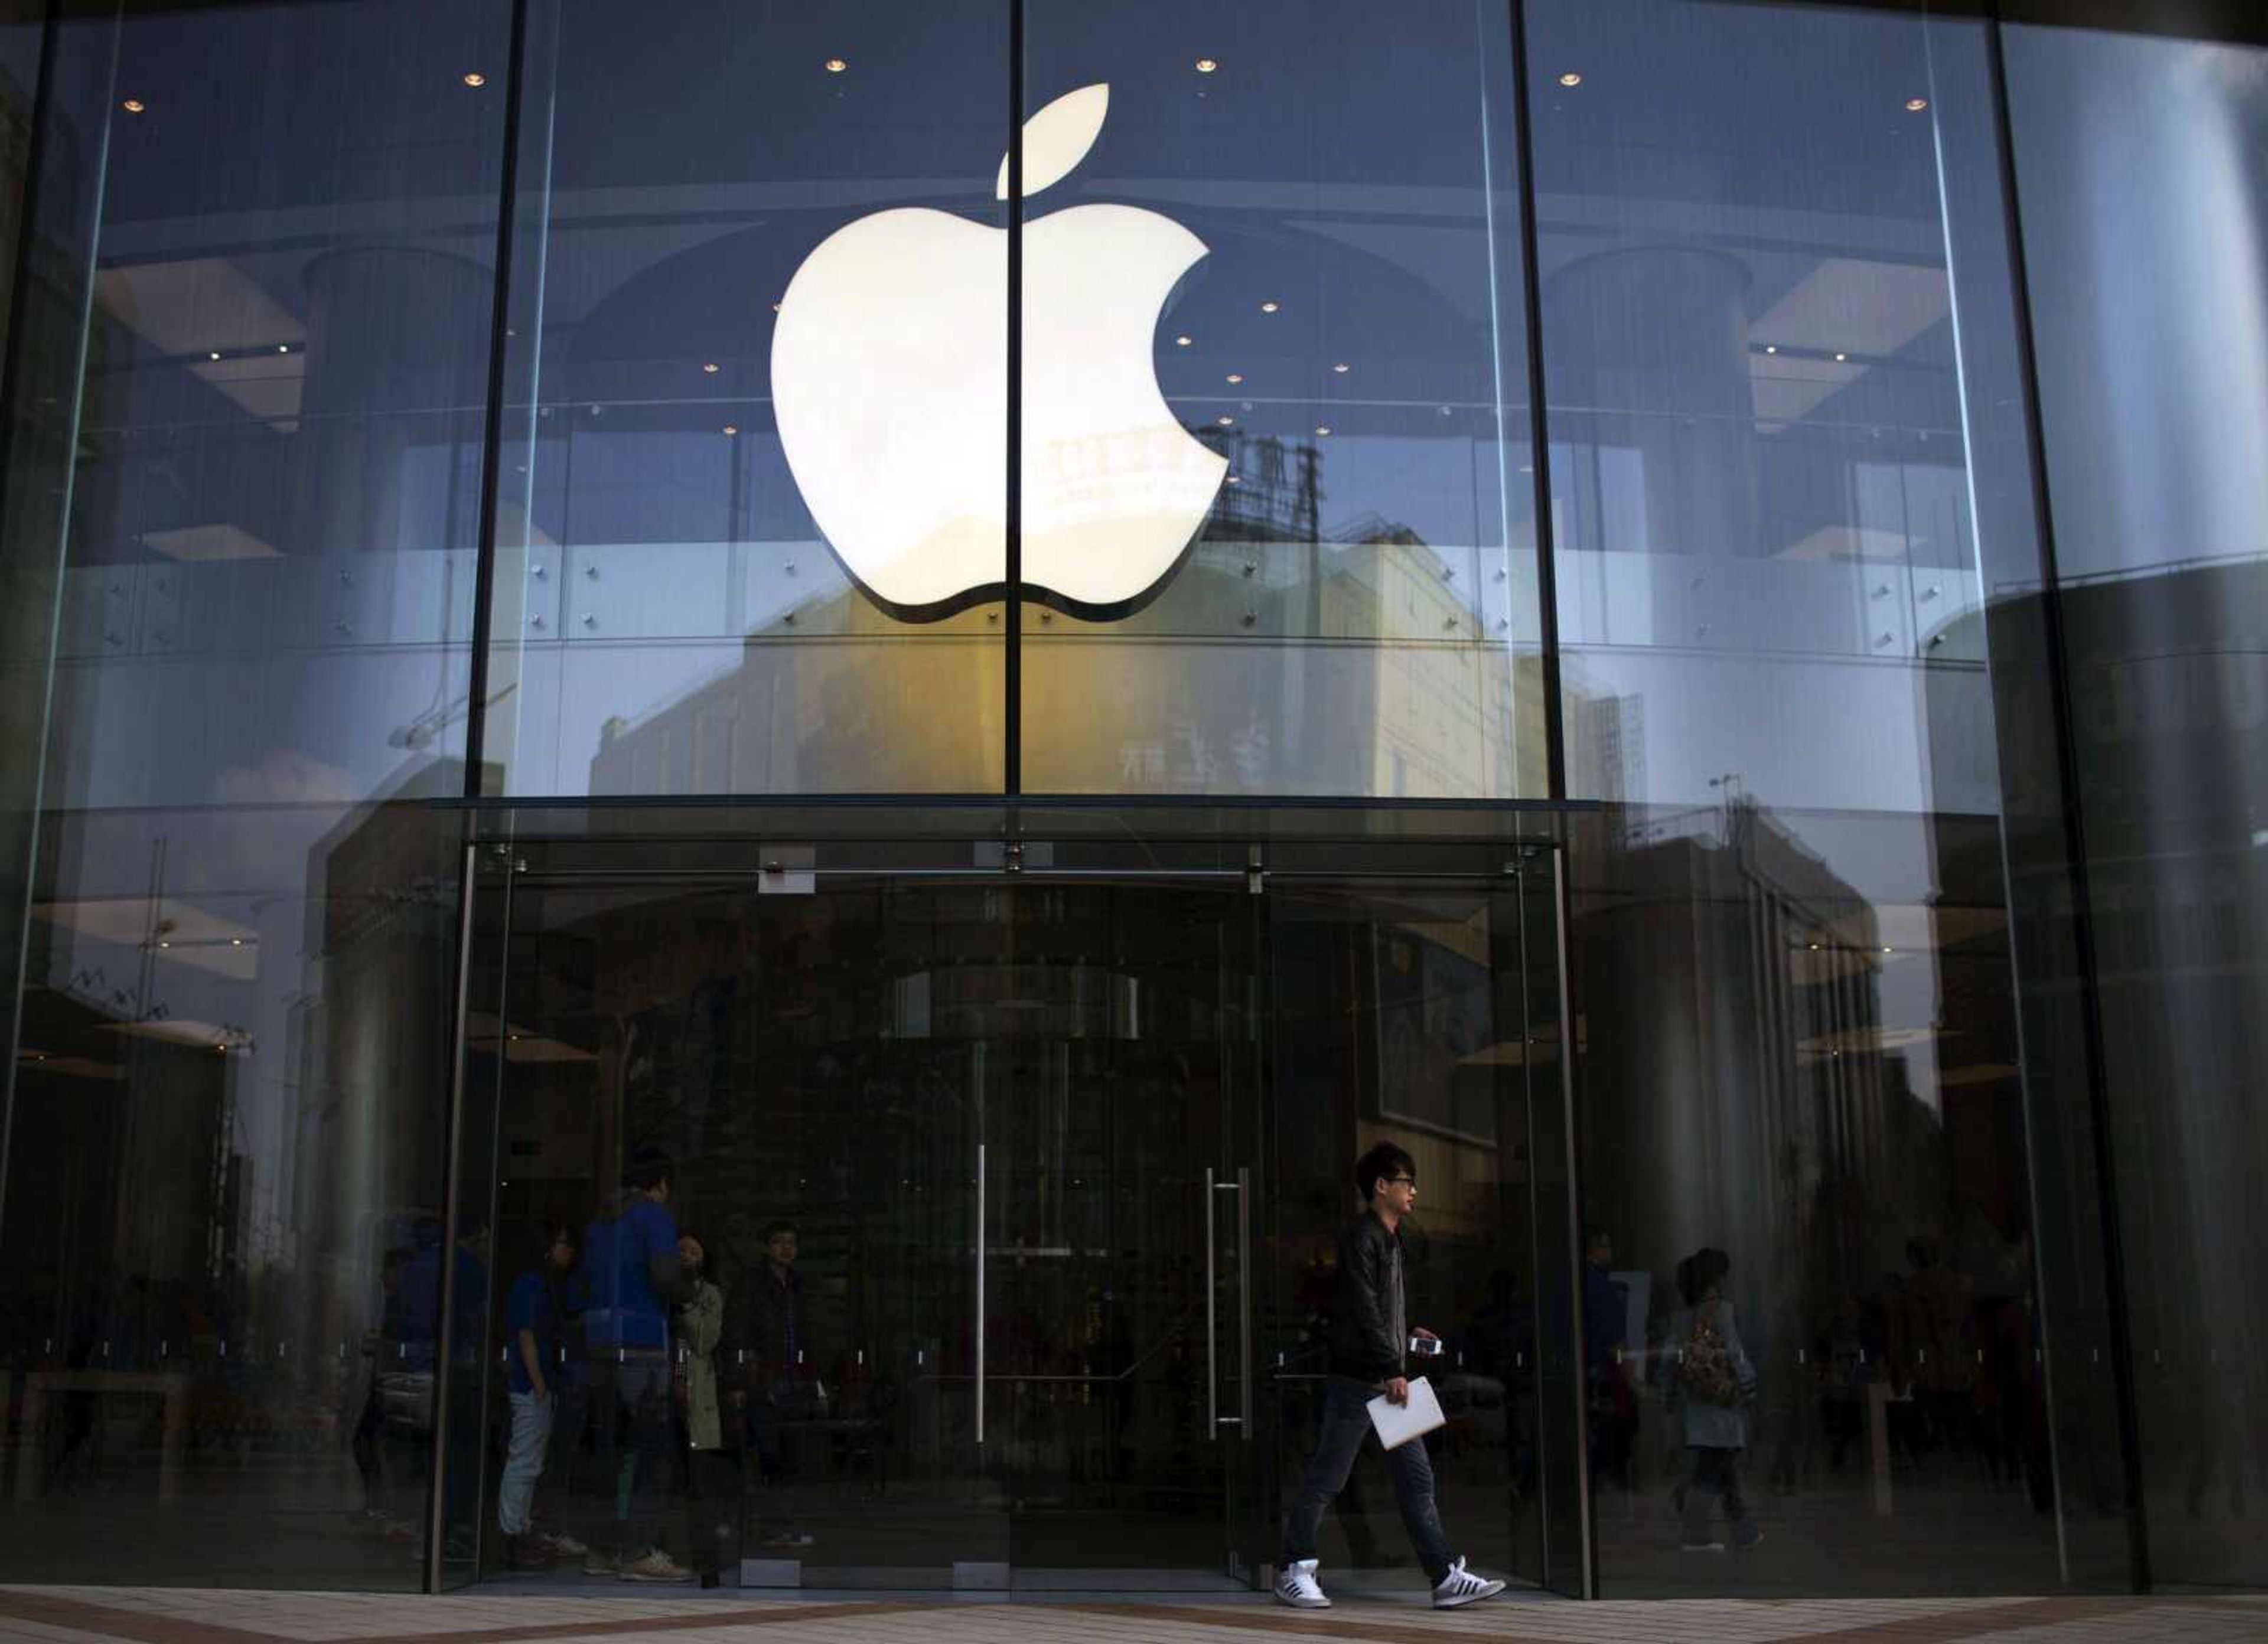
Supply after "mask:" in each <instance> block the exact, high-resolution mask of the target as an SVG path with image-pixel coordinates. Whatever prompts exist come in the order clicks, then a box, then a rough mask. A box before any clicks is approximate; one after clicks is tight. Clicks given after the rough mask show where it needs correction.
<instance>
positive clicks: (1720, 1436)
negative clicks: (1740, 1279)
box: [1670, 1249, 1764, 1552]
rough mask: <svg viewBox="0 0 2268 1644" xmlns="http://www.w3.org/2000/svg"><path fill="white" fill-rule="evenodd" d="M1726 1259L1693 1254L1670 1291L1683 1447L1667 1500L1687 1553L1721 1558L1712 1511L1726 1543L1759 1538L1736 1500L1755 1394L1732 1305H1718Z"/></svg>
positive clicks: (1674, 1395)
mask: <svg viewBox="0 0 2268 1644" xmlns="http://www.w3.org/2000/svg"><path fill="white" fill-rule="evenodd" d="M1732 1271H1733V1263H1732V1259H1731V1258H1730V1257H1728V1256H1727V1255H1726V1254H1725V1252H1724V1251H1720V1250H1711V1249H1702V1250H1697V1251H1694V1252H1693V1253H1692V1254H1691V1255H1690V1256H1688V1257H1687V1258H1686V1259H1684V1260H1683V1261H1681V1262H1679V1263H1678V1264H1677V1290H1678V1294H1679V1295H1682V1296H1683V1298H1684V1300H1685V1306H1686V1311H1685V1312H1684V1313H1683V1315H1682V1316H1681V1317H1679V1318H1678V1320H1676V1321H1675V1324H1674V1325H1673V1330H1672V1338H1671V1339H1672V1340H1673V1341H1674V1342H1675V1343H1676V1352H1675V1355H1674V1357H1673V1359H1672V1362H1671V1366H1670V1398H1671V1401H1672V1408H1671V1420H1672V1422H1673V1424H1674V1427H1673V1430H1675V1431H1677V1432H1679V1433H1680V1434H1682V1435H1683V1438H1684V1441H1685V1455H1686V1470H1685V1479H1684V1481H1683V1483H1681V1484H1680V1485H1679V1486H1677V1489H1676V1491H1675V1495H1674V1500H1675V1501H1676V1503H1677V1507H1678V1511H1679V1514H1680V1516H1681V1517H1682V1518H1683V1541H1682V1542H1681V1544H1680V1545H1682V1546H1683V1549H1684V1550H1685V1551H1686V1552H1723V1551H1724V1550H1725V1544H1724V1543H1723V1542H1721V1541H1719V1540H1717V1539H1716V1538H1715V1537H1714V1536H1713V1535H1712V1533H1711V1530H1710V1523H1709V1517H1710V1508H1711V1507H1712V1505H1715V1504H1719V1503H1721V1504H1722V1506H1723V1508H1724V1511H1725V1520H1726V1523H1728V1524H1730V1525H1731V1526H1732V1530H1733V1545H1734V1546H1736V1547H1753V1546H1755V1545H1756V1543H1758V1542H1760V1541H1762V1540H1763V1539H1764V1531H1763V1530H1761V1529H1759V1528H1758V1527H1757V1524H1756V1520H1755V1519H1754V1518H1752V1517H1750V1516H1749V1508H1748V1503H1747V1502H1746V1501H1743V1500H1742V1496H1741V1481H1740V1461H1741V1452H1742V1450H1746V1449H1747V1448H1748V1443H1749V1422H1748V1412H1747V1410H1746V1408H1745V1406H1746V1405H1748V1404H1749V1403H1750V1402H1751V1401H1752V1400H1753V1398H1754V1397H1755V1393H1756V1367H1755V1366H1754V1365H1752V1364H1750V1363H1749V1355H1748V1354H1747V1353H1746V1352H1745V1351H1743V1350H1742V1347H1741V1332H1740V1330H1739V1328H1738V1327H1737V1326H1736V1325H1734V1322H1733V1304H1732V1303H1730V1302H1728V1301H1727V1300H1726V1299H1725V1281H1726V1280H1727V1278H1728V1277H1730V1275H1731V1273H1732Z"/></svg>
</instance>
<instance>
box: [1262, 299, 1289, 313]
mask: <svg viewBox="0 0 2268 1644" xmlns="http://www.w3.org/2000/svg"><path fill="white" fill-rule="evenodd" d="M1283 306H1284V305H1283V304H1281V303H1279V302H1278V301H1277V300H1276V299H1275V298H1274V297H1270V298H1269V299H1268V300H1267V301H1266V302H1264V303H1263V304H1261V305H1260V312H1262V313H1263V314H1272V313H1274V312H1276V311H1277V310H1278V309H1279V308H1281V307H1283Z"/></svg>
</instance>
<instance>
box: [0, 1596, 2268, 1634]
mask: <svg viewBox="0 0 2268 1644" xmlns="http://www.w3.org/2000/svg"><path fill="white" fill-rule="evenodd" d="M1413 1638H1415V1639H1422V1640H1434V1641H1436V1644H1621V1641H1622V1640H1632V1641H1633V1644H1828V1641H1830V1640H1831V1644H1968V1641H1969V1640H1977V1641H1978V1644H2046V1641H2047V1640H2068V1641H2069V1644H2157V1641H2159V1640H2164V1641H2165V1644H2260V1641H2261V1640H2268V1596H2191V1597H2156V1598H2112V1597H2065V1598H1896V1599H1793V1600H1766V1601H1759V1600H1741V1599H1677V1600H1668V1601H1660V1600H1657V1601H1649V1602H1639V1601H1628V1602H1624V1603H1606V1604H1572V1603H1568V1602H1565V1601H1563V1600H1558V1599H1553V1598H1547V1597H1539V1596H1534V1595H1508V1596H1506V1598H1504V1599H1499V1600H1498V1601H1496V1602H1494V1603H1491V1604H1480V1605H1476V1606H1473V1607H1471V1608H1469V1609H1466V1610H1461V1611H1448V1612H1446V1613H1441V1612H1436V1611H1432V1610H1430V1609H1426V1608H1424V1607H1423V1606H1422V1601H1421V1600H1420V1599H1419V1598H1418V1596H1415V1595H1412V1596H1410V1597H1409V1598H1407V1599H1401V1600H1395V1599H1354V1600H1351V1601H1343V1602H1341V1603H1340V1604H1338V1605H1337V1607H1336V1608H1334V1609H1332V1610H1329V1611H1322V1612H1317V1613H1310V1614H1299V1613H1295V1612H1293V1611H1289V1610H1285V1609H1283V1608H1281V1607H1279V1606H1277V1605H1275V1604H1271V1603H1270V1602H1269V1601H1268V1600H1267V1599H1266V1598H1265V1597H1264V1596H1259V1595H1254V1596H1250V1597H1247V1596H1243V1595H1238V1596H1235V1597H1233V1598H1222V1597H1213V1596H1208V1597H1203V1598H1175V1599H1153V1598H1145V1599H1126V1600H1102V1599H1089V1600H1072V1599H1067V1598H1065V1597H1063V1596H1047V1597H1044V1598H1034V1599H1029V1600H1027V1599H1025V1598H1021V1597H1017V1598H1013V1599H1004V1598H1002V1597H999V1596H990V1597H986V1598H981V1599H979V1598H968V1597H961V1598H955V1597H953V1596H930V1597H912V1596H893V1597H890V1598H887V1599H873V1598H866V1597H855V1596H854V1597H828V1596H800V1597H796V1598H763V1599H752V1598H749V1597H747V1596H745V1595H743V1594H740V1593H727V1594H711V1595H703V1596H693V1595H689V1594H682V1593H681V1594H676V1595H672V1596H655V1595H652V1594H632V1595H624V1596H617V1595H615V1594H614V1593H612V1592H608V1593H606V1594H604V1595H600V1594H595V1593H594V1594H578V1595H558V1596H537V1595H497V1594H493V1593H484V1594H480V1595H476V1596H461V1597H457V1596H445V1597H422V1596H412V1595H407V1594H377V1593H290V1592H254V1591H245V1590H239V1589H181V1588H174V1589H165V1588H113V1587H0V1640H5V1641H6V1644H19V1641H22V1640H39V1641H40V1644H102V1641H104V1640H128V1641H129V1644H279V1640H300V1641H308V1640H326V1641H335V1644H428V1641H430V1640H447V1641H449V1644H519V1641H520V1640H545V1641H546V1644H572V1641H574V1640H588V1644H645V1641H647V1640H652V1644H728V1641H737V1644H750V1641H757V1644H800V1641H802V1640H809V1641H810V1644H855V1641H861V1640H878V1641H880V1644H1068V1641H1070V1640H1095V1641H1096V1644H1152V1640H1174V1641H1175V1644H1188V1641H1189V1640H1203V1641H1204V1644H1235V1640H1240V1639H1248V1640H1269V1641H1270V1644H1301V1641H1302V1640H1313V1641H1314V1644H1369V1641H1370V1640H1377V1644H1399V1641H1400V1640H1409V1639H1413Z"/></svg>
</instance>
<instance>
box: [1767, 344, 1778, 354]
mask: <svg viewBox="0 0 2268 1644" xmlns="http://www.w3.org/2000/svg"><path fill="white" fill-rule="evenodd" d="M1764 352H1765V353H1767V354H1777V353H1778V352H1779V344H1778V343H1777V342H1767V343H1765V344H1764Z"/></svg>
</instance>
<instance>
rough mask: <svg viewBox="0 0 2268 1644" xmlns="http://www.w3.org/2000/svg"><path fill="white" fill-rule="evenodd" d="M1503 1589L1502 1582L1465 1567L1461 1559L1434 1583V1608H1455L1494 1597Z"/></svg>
mask: <svg viewBox="0 0 2268 1644" xmlns="http://www.w3.org/2000/svg"><path fill="white" fill-rule="evenodd" d="M1503 1590H1504V1583H1503V1582H1498V1581H1491V1580H1490V1579H1489V1578H1488V1577H1487V1576H1485V1575H1476V1574H1473V1573H1472V1572H1471V1571H1470V1570H1469V1569H1467V1568H1466V1567H1465V1561H1464V1560H1462V1559H1459V1560H1457V1561H1456V1562H1455V1563H1454V1564H1452V1565H1451V1566H1450V1567H1449V1573H1448V1574H1447V1575H1444V1576H1443V1577H1442V1578H1441V1579H1440V1581H1439V1582H1435V1583H1434V1584H1433V1608H1434V1609H1436V1610H1454V1609H1456V1608H1457V1607H1458V1606H1459V1605H1461V1604H1476V1603H1478V1602H1479V1601H1480V1600H1482V1599H1484V1598H1493V1597H1495V1596H1497V1595H1498V1594H1499V1593H1500V1592H1502V1591H1503Z"/></svg>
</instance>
